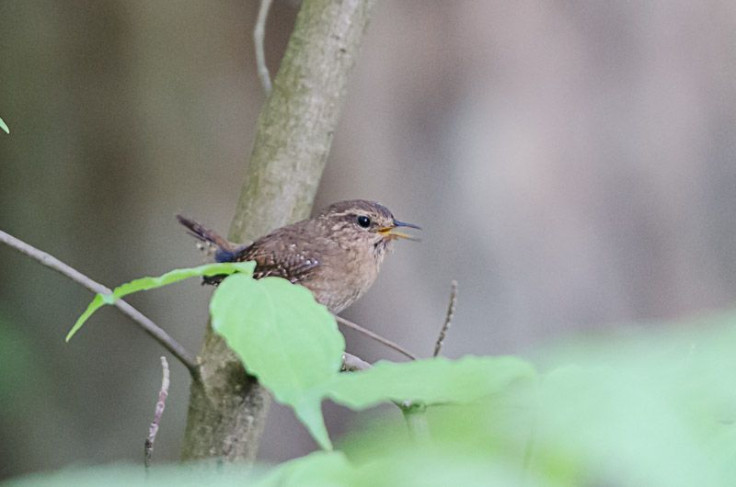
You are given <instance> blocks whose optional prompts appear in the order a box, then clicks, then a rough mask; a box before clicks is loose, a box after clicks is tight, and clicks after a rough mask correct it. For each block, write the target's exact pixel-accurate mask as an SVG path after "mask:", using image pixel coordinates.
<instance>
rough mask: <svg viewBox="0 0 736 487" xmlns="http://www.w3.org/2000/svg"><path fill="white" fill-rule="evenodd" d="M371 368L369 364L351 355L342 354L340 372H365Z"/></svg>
mask: <svg viewBox="0 0 736 487" xmlns="http://www.w3.org/2000/svg"><path fill="white" fill-rule="evenodd" d="M370 368H371V364H369V363H368V362H366V361H365V360H363V359H362V358H360V357H358V356H355V355H353V354H352V353H347V352H345V353H343V354H342V371H343V372H355V371H357V370H367V369H370Z"/></svg>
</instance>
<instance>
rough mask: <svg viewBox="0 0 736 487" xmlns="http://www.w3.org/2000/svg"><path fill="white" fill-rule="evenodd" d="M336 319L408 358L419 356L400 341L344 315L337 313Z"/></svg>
mask: <svg viewBox="0 0 736 487" xmlns="http://www.w3.org/2000/svg"><path fill="white" fill-rule="evenodd" d="M335 320H336V321H337V323H338V324H340V325H343V326H346V327H348V328H351V329H353V330H355V331H357V332H359V333H362V334H363V335H365V336H367V337H370V338H372V339H374V340H375V341H377V342H378V343H381V344H383V345H386V346H387V347H388V348H391V349H393V350H396V351H397V352H399V353H400V354H402V355H404V356H406V357H408V358H410V359H412V360H416V359H417V356H416V355H414V354H413V353H411V352H410V351H408V350H407V349H405V348H404V347H402V346H401V345H399V344H398V343H395V342H392V341H391V340H389V339H388V338H383V337H382V336H381V335H379V334H377V333H374V332H372V331H370V330H368V329H366V328H363V327H362V326H360V325H358V324H357V323H353V322H352V321H349V320H346V319H345V318H343V317H342V316H337V315H335Z"/></svg>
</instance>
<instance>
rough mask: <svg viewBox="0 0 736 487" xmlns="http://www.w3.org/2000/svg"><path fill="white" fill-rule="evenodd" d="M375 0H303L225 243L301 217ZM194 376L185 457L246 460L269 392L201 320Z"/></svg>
mask: <svg viewBox="0 0 736 487" xmlns="http://www.w3.org/2000/svg"><path fill="white" fill-rule="evenodd" d="M375 3H376V0H304V1H303V2H302V7H301V11H300V12H299V15H298V16H297V19H296V25H295V27H294V32H293V33H292V35H291V39H290V40H289V45H288V47H287V49H286V53H285V54H284V59H283V60H282V62H281V67H280V69H279V71H278V74H277V75H276V78H275V80H274V85H273V91H272V92H271V95H270V96H269V98H268V100H267V102H266V105H265V106H264V108H263V111H262V112H261V115H260V117H259V119H258V127H257V134H256V138H255V145H254V147H253V152H252V154H251V158H250V164H249V167H248V171H247V173H246V177H245V181H244V183H243V189H242V192H241V195H240V199H239V201H238V206H237V210H236V212H235V218H234V219H233V222H232V226H231V229H230V239H231V240H233V241H236V242H239V241H244V240H252V239H255V238H256V237H258V236H260V235H263V234H265V233H267V232H268V231H270V230H272V229H274V228H277V227H280V226H282V225H285V224H287V223H291V222H294V221H297V220H299V219H302V218H305V217H307V216H308V215H309V212H310V209H311V207H312V201H313V199H314V195H315V193H316V191H317V187H318V185H319V180H320V177H321V176H322V171H323V169H324V166H325V161H326V159H327V155H328V153H329V150H330V145H331V143H332V136H333V134H334V132H335V128H336V126H337V121H338V118H339V115H340V110H341V108H342V104H343V101H344V99H345V95H346V89H347V80H348V75H349V73H350V71H351V70H352V67H353V65H354V64H355V58H356V56H357V53H358V50H359V47H360V44H361V40H362V37H363V32H364V31H365V28H366V26H367V24H368V20H369V18H370V15H371V11H372V9H373V7H374V5H375ZM200 359H201V367H200V372H201V373H200V377H199V378H197V379H195V380H194V381H193V382H192V386H191V392H190V403H189V417H188V420H187V429H186V433H185V438H184V448H183V452H182V457H183V458H184V459H185V460H189V459H202V458H212V457H217V458H222V459H225V460H227V461H239V460H246V461H252V460H253V459H254V458H255V455H256V452H257V450H258V444H259V439H260V436H261V433H262V431H263V425H264V423H265V419H266V413H267V410H268V405H269V403H270V397H269V395H268V393H267V392H266V391H265V390H264V389H263V388H262V387H261V386H260V385H259V384H258V382H257V381H256V380H255V378H254V377H251V376H249V375H247V374H246V373H245V371H244V370H243V367H242V366H241V364H240V361H239V360H238V358H237V357H235V355H234V354H233V353H232V351H230V350H229V349H228V347H227V346H226V345H225V343H224V342H223V340H222V339H221V338H220V337H219V336H218V335H215V334H214V333H213V332H212V330H211V328H210V327H209V326H208V327H207V331H206V337H205V342H204V346H203V348H202V351H201V353H200Z"/></svg>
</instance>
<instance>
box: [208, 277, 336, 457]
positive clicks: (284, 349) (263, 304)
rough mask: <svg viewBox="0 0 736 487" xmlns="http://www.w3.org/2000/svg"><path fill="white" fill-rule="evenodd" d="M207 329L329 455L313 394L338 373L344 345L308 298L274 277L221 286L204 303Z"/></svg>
mask: <svg viewBox="0 0 736 487" xmlns="http://www.w3.org/2000/svg"><path fill="white" fill-rule="evenodd" d="M210 312H211V314H212V327H213V328H214V329H215V330H216V331H217V332H218V333H220V334H221V335H222V336H223V337H225V340H226V341H227V343H228V345H229V346H230V348H232V349H233V350H234V351H235V353H237V354H238V356H239V357H240V358H241V360H242V361H243V363H244V364H245V367H246V369H247V370H248V372H249V373H251V374H253V375H255V376H257V377H258V379H259V381H260V382H261V384H263V385H264V386H266V387H267V388H268V389H269V390H270V391H271V392H272V393H273V395H274V397H275V398H276V400H277V401H279V402H281V403H283V404H288V405H289V406H291V407H292V408H293V409H294V411H295V413H296V414H297V416H298V417H299V419H301V420H302V422H303V423H304V424H305V426H306V427H307V429H309V431H310V433H311V434H312V436H313V437H314V439H315V440H316V441H317V443H319V445H320V446H321V447H322V448H325V449H331V448H332V445H331V443H330V439H329V436H328V435H327V430H326V429H325V426H324V421H323V419H322V413H321V410H320V403H321V396H320V394H319V391H320V390H322V389H323V388H324V385H325V384H326V383H328V382H329V381H331V380H332V379H334V377H335V376H337V374H338V373H339V371H340V367H341V364H342V354H343V352H344V350H345V340H344V339H343V337H342V335H341V334H340V332H339V331H338V330H337V324H336V323H335V319H334V317H333V316H332V314H330V312H329V311H328V310H327V308H326V307H324V306H322V305H321V304H318V303H317V302H316V301H315V300H314V297H313V296H312V293H311V292H310V291H309V290H308V289H306V288H304V287H302V286H298V285H294V284H291V283H290V282H289V281H287V280H285V279H281V278H278V277H266V278H263V279H259V280H255V279H253V278H252V277H250V276H247V275H240V274H239V275H236V276H233V277H231V278H229V279H227V280H225V281H224V282H223V283H222V284H221V285H220V286H219V287H218V288H217V290H216V291H215V293H214V296H213V297H212V302H211V303H210Z"/></svg>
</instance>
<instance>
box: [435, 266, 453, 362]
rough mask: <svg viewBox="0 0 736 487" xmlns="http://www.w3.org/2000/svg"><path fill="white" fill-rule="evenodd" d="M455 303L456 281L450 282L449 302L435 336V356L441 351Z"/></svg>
mask: <svg viewBox="0 0 736 487" xmlns="http://www.w3.org/2000/svg"><path fill="white" fill-rule="evenodd" d="M456 305H457V281H452V282H451V283H450V304H448V305H447V314H446V315H445V322H444V323H443V324H442V329H441V330H440V335H439V336H438V337H437V343H435V344H434V355H432V356H433V357H437V356H438V355H439V354H440V352H441V351H442V345H443V344H444V343H445V336H446V335H447V330H448V329H449V328H450V325H451V324H452V318H453V316H455V306H456Z"/></svg>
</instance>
